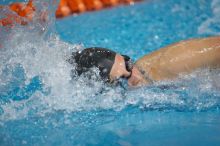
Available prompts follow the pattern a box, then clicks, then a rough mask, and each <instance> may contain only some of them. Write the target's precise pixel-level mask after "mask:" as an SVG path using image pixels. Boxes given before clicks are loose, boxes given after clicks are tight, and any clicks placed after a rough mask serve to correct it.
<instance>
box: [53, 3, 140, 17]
mask: <svg viewBox="0 0 220 146" xmlns="http://www.w3.org/2000/svg"><path fill="white" fill-rule="evenodd" d="M136 1H141V0H61V1H60V4H59V6H58V8H57V11H56V17H57V18H62V17H66V16H68V15H71V14H78V13H82V12H85V11H95V10H100V9H103V8H107V7H113V6H117V5H120V4H133V3H134V2H136Z"/></svg>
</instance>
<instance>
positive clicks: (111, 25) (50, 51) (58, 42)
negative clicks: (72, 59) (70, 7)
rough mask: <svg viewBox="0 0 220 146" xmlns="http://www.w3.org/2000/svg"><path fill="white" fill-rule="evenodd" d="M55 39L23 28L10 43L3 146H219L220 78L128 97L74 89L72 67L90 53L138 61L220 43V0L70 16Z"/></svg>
mask: <svg viewBox="0 0 220 146" xmlns="http://www.w3.org/2000/svg"><path fill="white" fill-rule="evenodd" d="M4 3H6V1H4ZM35 27H37V28H38V29H39V28H41V26H40V24H38V25H35ZM42 27H43V26H42ZM51 27H52V26H51ZM53 27H54V26H53ZM47 29H49V28H47ZM34 30H35V29H34ZM54 30H55V31H56V33H55V32H53V33H52V36H51V37H49V38H48V35H43V36H42V35H39V36H38V35H36V33H33V32H27V33H26V31H28V30H26V29H25V32H24V28H20V27H19V28H18V29H16V31H15V32H11V33H12V34H14V36H11V37H12V38H14V39H13V41H10V39H9V40H7V41H5V42H6V43H5V42H4V45H5V47H4V48H3V49H2V50H1V54H2V55H1V56H0V57H1V59H2V61H1V62H2V63H1V64H0V65H1V66H0V69H1V70H0V71H1V72H0V82H1V83H0V97H1V100H0V145H2V146H11V145H28V146H29V145H51V146H52V145H53V146H61V145H64V146H66V145H120V146H130V145H134V146H136V145H140V146H146V145H149V146H159V145H173V146H176V145H180V146H181V145H182V146H185V145H189V146H190V145H201V146H219V145H220V137H219V135H220V127H219V125H220V110H219V108H220V85H219V82H220V71H219V70H217V71H214V72H212V73H210V72H209V71H206V70H202V71H198V72H195V73H192V74H190V75H188V76H184V77H182V78H180V79H179V80H177V81H170V82H161V83H158V84H155V85H152V86H150V87H143V88H138V89H129V88H128V89H127V90H125V89H123V88H121V87H118V88H114V87H108V86H106V85H104V84H103V83H100V82H97V81H94V82H92V83H91V82H89V81H87V80H86V79H84V78H80V79H77V80H73V81H72V80H71V79H70V77H69V75H70V74H69V71H70V69H69V66H68V64H66V63H65V56H68V53H70V52H71V51H73V50H77V49H81V48H83V47H91V46H101V47H107V48H111V49H113V50H115V51H118V52H120V53H122V54H127V55H129V56H131V57H132V58H133V59H134V60H136V59H137V58H139V57H141V56H143V55H145V54H147V53H150V52H152V51H154V50H157V49H159V48H161V47H163V46H166V45H168V44H171V43H174V42H177V41H180V40H183V39H189V38H194V37H204V36H213V35H220V2H219V1H218V0H212V1H211V0H193V1H192V0H184V1H182V0H166V1H163V0H154V1H145V2H142V3H137V4H135V5H133V6H120V7H117V8H112V9H107V10H102V11H99V12H93V13H84V14H81V15H78V16H74V17H73V16H70V17H66V18H64V19H61V20H57V21H56V24H55V28H54ZM54 30H53V31H54ZM50 31H51V30H50ZM41 34H42V33H41ZM36 40H37V41H36ZM66 42H68V43H66ZM8 50H9V51H8ZM125 88H127V87H125ZM103 90H104V91H103ZM100 91H102V92H100Z"/></svg>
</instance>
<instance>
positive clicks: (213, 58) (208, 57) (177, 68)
mask: <svg viewBox="0 0 220 146" xmlns="http://www.w3.org/2000/svg"><path fill="white" fill-rule="evenodd" d="M136 66H138V68H140V69H141V70H142V71H144V72H145V74H146V75H147V76H149V77H150V78H151V79H152V80H163V79H172V78H175V77H177V76H178V75H179V74H181V73H189V72H191V71H193V70H195V69H198V68H203V67H209V68H219V67H220V36H217V37H208V38H201V39H192V40H187V41H181V42H179V43H175V44H173V45H169V46H167V47H164V48H161V49H159V50H157V51H155V52H153V53H151V54H149V55H145V56H144V57H142V58H140V59H139V60H137V62H136Z"/></svg>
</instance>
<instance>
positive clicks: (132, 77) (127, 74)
mask: <svg viewBox="0 0 220 146" xmlns="http://www.w3.org/2000/svg"><path fill="white" fill-rule="evenodd" d="M120 78H127V79H128V84H129V86H140V85H143V81H144V78H143V75H142V74H141V73H140V71H139V70H138V69H137V68H136V67H135V66H133V68H131V70H129V69H128V67H127V68H126V61H125V57H123V56H121V55H119V54H116V56H115V61H114V64H113V66H112V69H111V71H110V82H114V81H117V80H118V79H120Z"/></svg>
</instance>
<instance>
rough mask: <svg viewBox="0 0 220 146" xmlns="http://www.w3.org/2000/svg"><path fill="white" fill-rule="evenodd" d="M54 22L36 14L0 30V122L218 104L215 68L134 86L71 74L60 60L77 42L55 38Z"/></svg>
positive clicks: (211, 107)
mask: <svg viewBox="0 0 220 146" xmlns="http://www.w3.org/2000/svg"><path fill="white" fill-rule="evenodd" d="M38 5H40V3H38ZM39 13H40V12H39ZM38 18H39V17H38ZM54 22H55V20H54V17H52V19H49V20H48V21H47V22H45V23H42V22H40V19H36V20H34V21H33V23H30V24H29V25H28V26H17V27H15V28H13V29H12V30H10V31H8V32H7V33H5V34H1V35H4V36H5V38H7V40H4V41H3V48H1V49H0V58H1V62H0V81H1V82H0V91H1V94H0V96H1V101H0V107H1V115H0V120H1V121H7V120H14V119H23V118H27V117H32V116H45V114H47V113H53V112H57V111H65V112H66V113H72V112H77V111H92V110H108V109H113V110H116V111H118V110H119V111H120V110H122V109H124V108H126V107H128V106H134V107H138V108H142V109H144V110H178V111H195V110H196V111H197V110H210V109H213V108H214V109H216V108H219V105H220V101H219V97H220V94H219V82H218V80H219V79H220V76H219V71H211V72H210V71H209V70H203V71H198V72H194V73H193V74H191V75H187V76H182V77H180V79H179V80H177V81H167V82H160V83H156V84H154V85H152V86H150V87H141V88H138V89H130V88H128V87H126V86H125V87H112V86H109V85H106V84H104V83H103V82H102V81H100V80H97V79H96V77H97V73H98V72H97V70H96V69H94V70H93V71H94V72H96V74H94V77H92V78H91V79H89V80H88V79H87V78H86V77H84V76H81V77H78V78H74V79H73V78H72V77H71V70H72V69H74V66H72V65H70V64H69V63H68V62H67V61H66V60H67V59H68V58H69V57H70V54H71V52H73V51H78V50H81V49H83V46H82V45H79V44H74V45H73V44H68V43H66V42H64V41H62V40H60V39H59V36H58V35H57V34H56V33H55V32H54V30H55V28H54ZM124 88H125V89H124Z"/></svg>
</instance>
